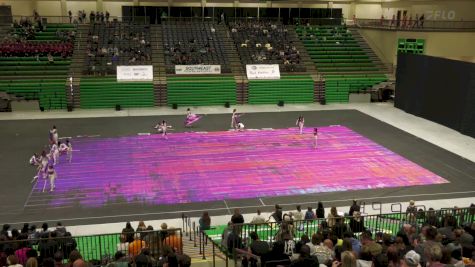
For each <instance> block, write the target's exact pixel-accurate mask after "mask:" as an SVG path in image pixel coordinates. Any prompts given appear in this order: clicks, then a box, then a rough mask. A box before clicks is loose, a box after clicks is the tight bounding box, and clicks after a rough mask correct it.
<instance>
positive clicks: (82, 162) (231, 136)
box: [27, 126, 448, 207]
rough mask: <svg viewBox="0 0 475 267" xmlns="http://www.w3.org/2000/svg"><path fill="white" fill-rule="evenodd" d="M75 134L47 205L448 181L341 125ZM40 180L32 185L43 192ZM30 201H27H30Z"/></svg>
mask: <svg viewBox="0 0 475 267" xmlns="http://www.w3.org/2000/svg"><path fill="white" fill-rule="evenodd" d="M312 131H313V129H312V128H306V129H305V131H304V134H302V135H300V134H298V130H297V129H296V128H294V129H275V130H274V129H265V130H264V129H262V130H247V131H244V132H234V131H223V132H207V133H206V132H188V133H172V134H170V135H169V136H168V139H167V140H166V139H164V138H163V137H162V136H161V135H158V134H153V135H145V136H128V137H118V138H101V137H95V138H75V139H74V140H73V147H74V149H75V150H78V151H76V152H75V153H74V154H73V161H72V163H67V162H66V159H65V158H64V157H62V158H61V162H60V163H59V165H57V166H56V170H57V173H58V178H57V181H56V191H54V192H52V193H41V194H51V195H52V196H51V198H50V200H49V201H50V202H49V204H48V205H50V206H52V207H61V206H69V205H72V203H76V205H81V206H85V207H101V206H104V205H108V204H109V203H118V202H120V203H144V204H151V205H153V204H158V205H162V204H163V205H166V204H178V203H191V202H205V201H220V200H226V199H244V198H259V197H274V196H289V195H302V194H311V193H319V192H332V191H347V190H361V189H372V188H387V187H401V186H413V185H429V184H441V183H448V181H447V180H445V179H443V178H441V177H439V176H438V175H436V174H434V173H432V172H430V171H428V170H426V169H424V168H422V167H421V166H419V165H417V164H415V163H413V162H411V161H409V160H407V159H405V158H404V157H402V156H400V155H398V154H395V153H394V152H392V151H390V150H388V149H386V148H384V147H383V146H381V145H378V144H376V143H375V142H373V141H371V140H369V139H367V138H365V137H363V136H361V135H360V134H358V133H356V132H354V131H352V130H350V129H349V128H346V127H344V126H328V127H320V128H319V131H318V132H319V138H318V149H316V150H315V149H314V148H313V134H312ZM42 186H43V184H42V182H40V183H38V184H37V185H36V186H35V187H34V188H33V190H34V191H33V192H34V194H35V195H38V194H40V193H39V191H40V190H41V188H42ZM27 205H28V203H27Z"/></svg>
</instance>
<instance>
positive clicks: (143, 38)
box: [86, 22, 152, 75]
mask: <svg viewBox="0 0 475 267" xmlns="http://www.w3.org/2000/svg"><path fill="white" fill-rule="evenodd" d="M150 41H151V40H150V26H148V25H134V24H127V23H117V22H114V23H111V24H93V25H92V27H91V30H90V31H89V34H88V43H87V60H86V66H87V68H88V69H87V72H88V74H97V73H99V74H104V75H105V74H113V73H115V66H117V65H149V64H151V60H152V59H151V53H152V49H151V45H150Z"/></svg>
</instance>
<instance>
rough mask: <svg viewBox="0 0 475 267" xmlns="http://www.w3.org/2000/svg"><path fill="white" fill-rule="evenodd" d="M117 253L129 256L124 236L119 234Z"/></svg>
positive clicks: (127, 244)
mask: <svg viewBox="0 0 475 267" xmlns="http://www.w3.org/2000/svg"><path fill="white" fill-rule="evenodd" d="M117 251H118V252H122V253H123V254H124V255H128V254H129V242H127V238H126V235H125V234H121V235H120V237H119V244H117Z"/></svg>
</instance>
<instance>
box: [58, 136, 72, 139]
mask: <svg viewBox="0 0 475 267" xmlns="http://www.w3.org/2000/svg"><path fill="white" fill-rule="evenodd" d="M58 139H72V137H71V136H65V137H60V138H58Z"/></svg>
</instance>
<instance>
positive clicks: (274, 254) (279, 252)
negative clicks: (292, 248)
mask: <svg viewBox="0 0 475 267" xmlns="http://www.w3.org/2000/svg"><path fill="white" fill-rule="evenodd" d="M284 252H285V243H284V242H282V241H277V242H275V243H274V244H273V246H272V249H271V251H270V252H269V253H268V254H266V255H264V256H262V257H261V264H262V265H264V266H267V267H277V266H279V265H287V264H290V263H291V262H290V259H289V256H287V255H286V254H285V253H284Z"/></svg>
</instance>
